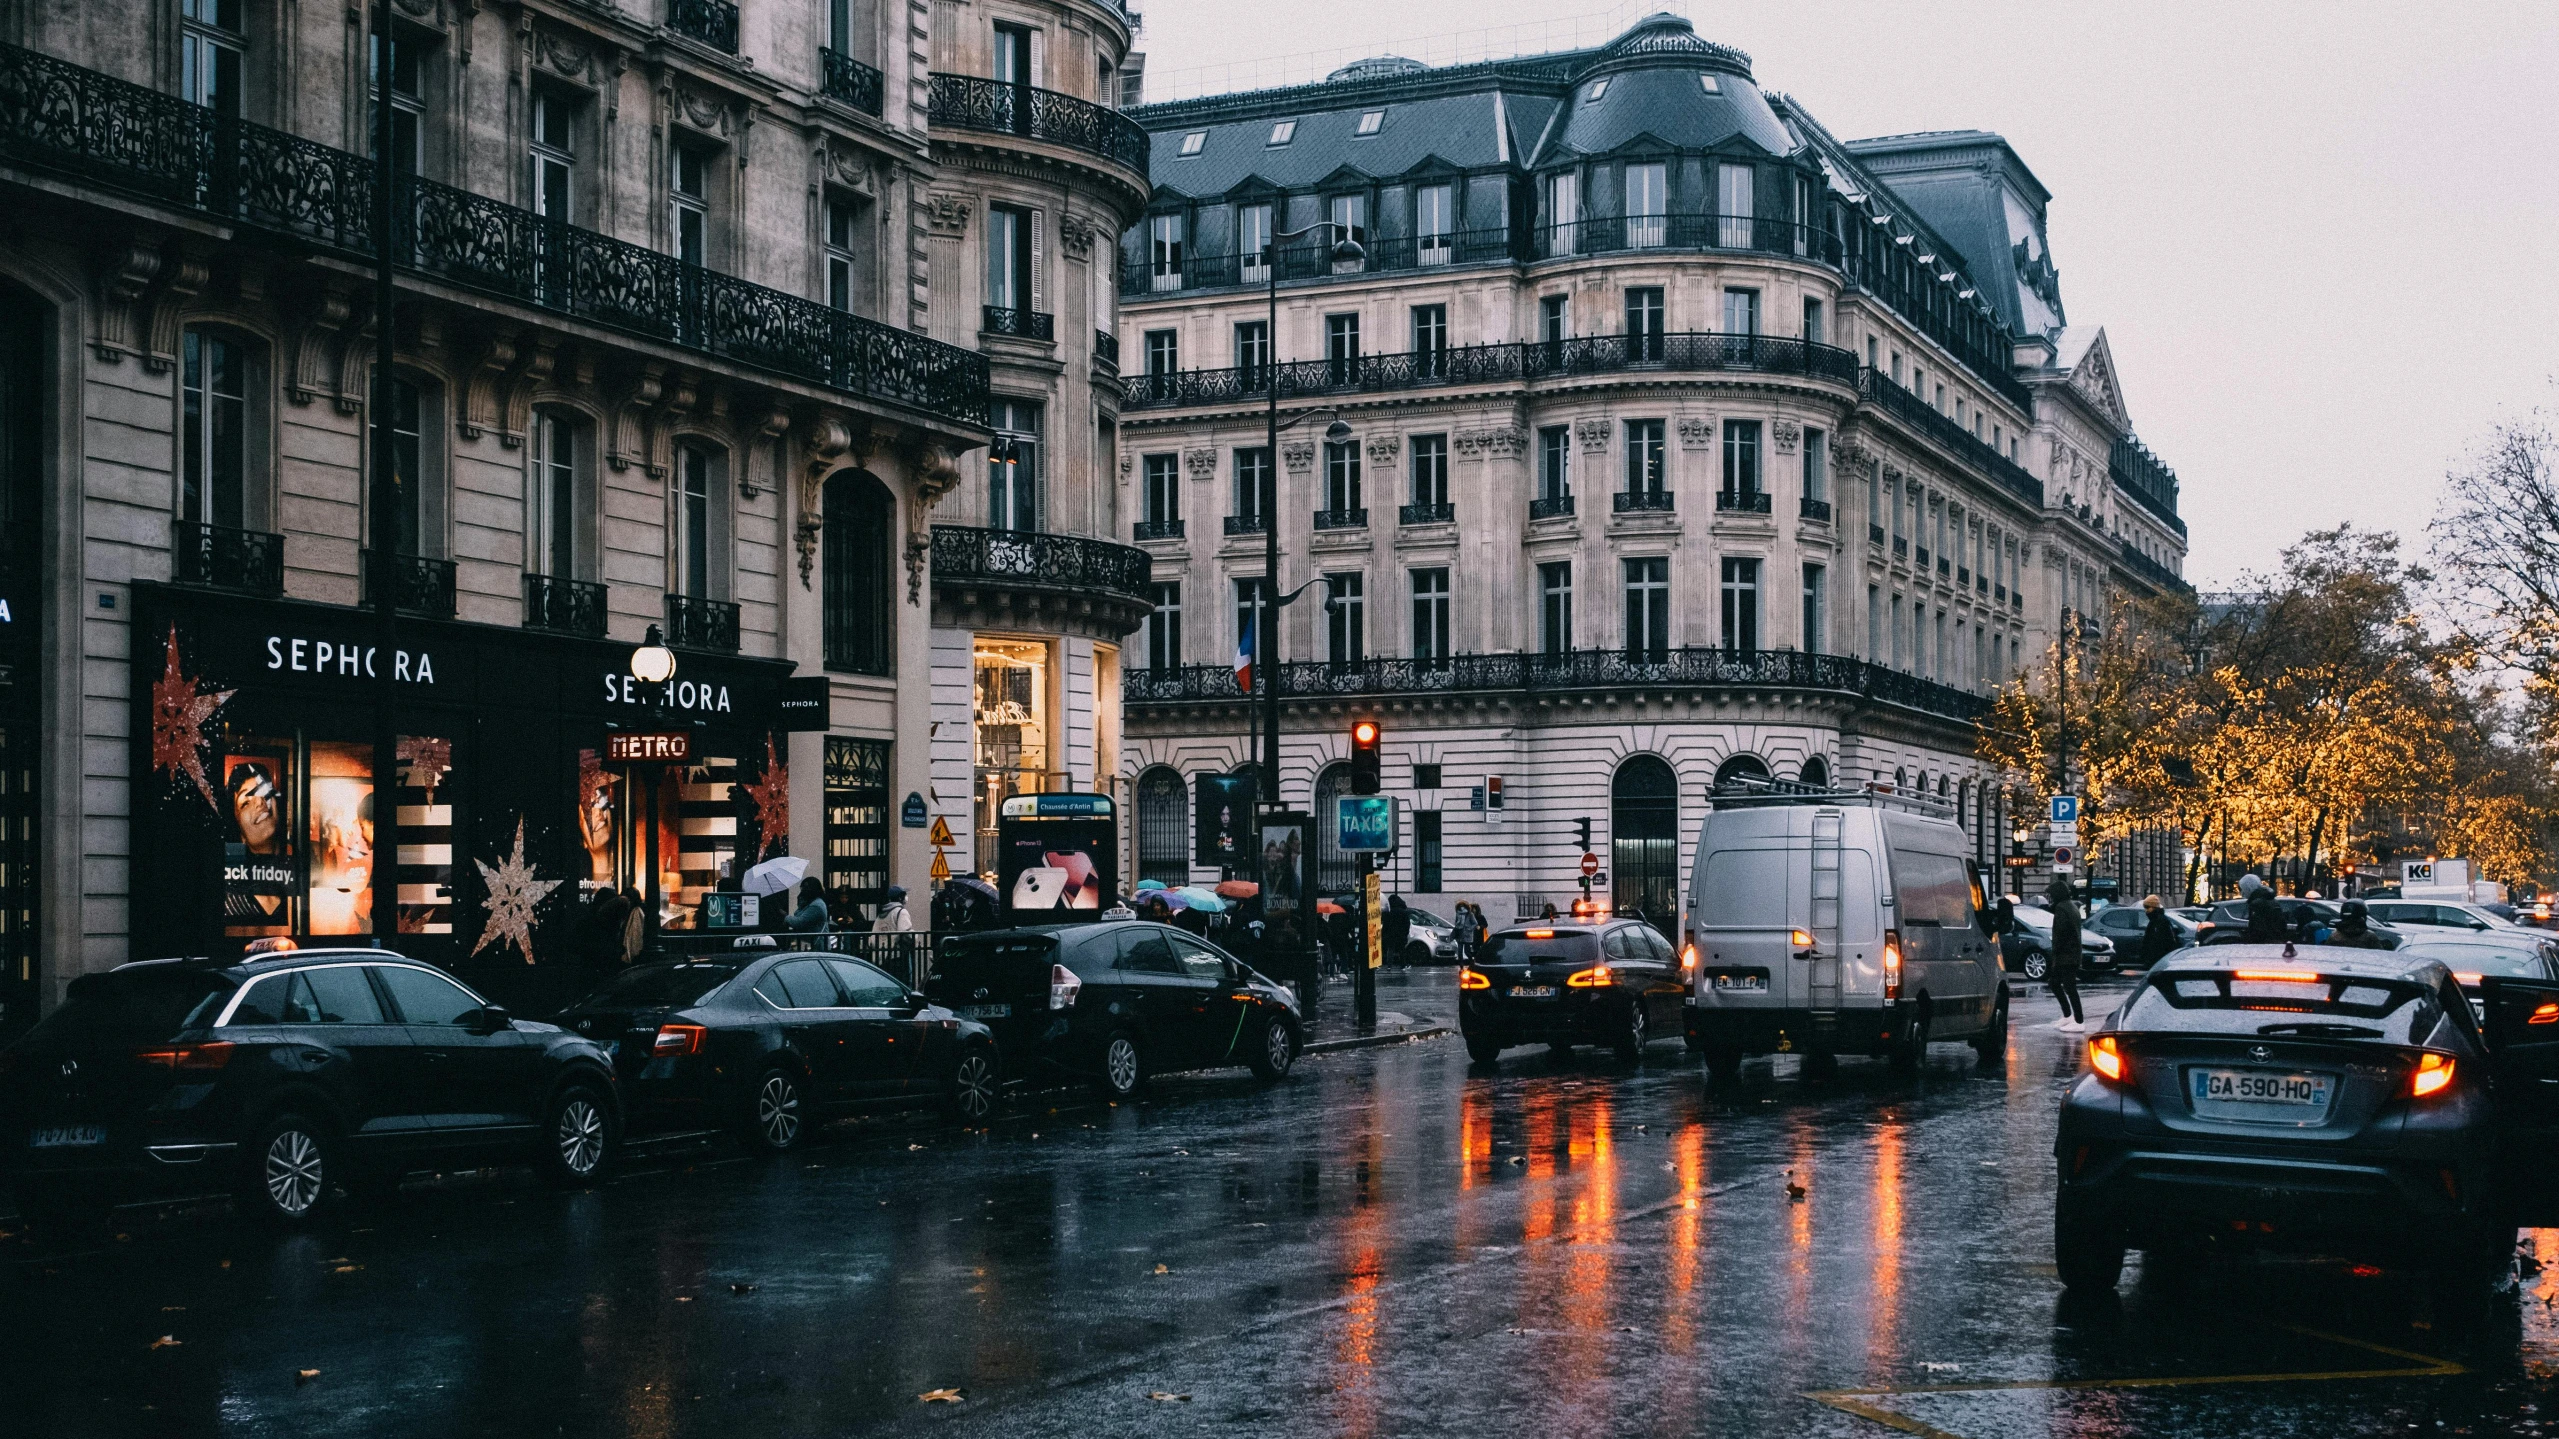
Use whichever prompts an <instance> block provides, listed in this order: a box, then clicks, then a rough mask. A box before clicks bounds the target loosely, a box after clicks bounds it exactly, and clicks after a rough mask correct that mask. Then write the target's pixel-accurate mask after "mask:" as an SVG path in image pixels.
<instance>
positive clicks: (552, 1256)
mask: <svg viewBox="0 0 2559 1439" xmlns="http://www.w3.org/2000/svg"><path fill="white" fill-rule="evenodd" d="M1448 985H1449V976H1448V974H1447V973H1446V972H1445V971H1440V972H1436V973H1431V972H1425V973H1422V974H1418V975H1416V976H1414V977H1413V978H1412V979H1411V980H1410V982H1409V983H1408V984H1406V985H1402V986H1393V985H1390V988H1389V989H1388V991H1387V995H1386V999H1385V1003H1386V1004H1387V1006H1388V1007H1390V1008H1396V1009H1403V1010H1407V1011H1411V1012H1414V1013H1418V1014H1434V1013H1438V1014H1444V1013H1447V1012H1449V1011H1450V1010H1451V1009H1452V1008H1453V1003H1452V1002H1453V990H1451V989H1449V988H1448ZM2122 988H2123V985H2122V984H2121V983H2120V982H2118V983H2115V984H2112V985H2100V986H2096V987H2095V989H2096V990H2097V991H2098V994H2097V995H2092V998H2097V997H2098V995H2102V994H2105V993H2108V992H2113V993H2119V992H2120V991H2121V989H2122ZM2099 1002H2100V1004H2101V1006H2102V1005H2103V1004H2107V1003H2111V1002H2112V1001H2111V999H2108V998H2100V999H2099ZM2052 1017H2053V1010H2052V1008H2051V1006H2050V1004H2049V1003H2048V1002H2047V1001H2044V1000H2042V999H2041V998H2040V996H2039V995H2029V994H2027V993H2024V992H2021V995H2020V1004H2019V1011H2018V1021H2019V1028H2018V1029H2016V1030H2015V1031H2014V1033H2013V1036H2012V1041H2011V1045H2010V1049H2009V1053H2008V1056H2007V1060H2006V1063H2005V1066H2004V1069H2005V1072H2004V1073H2000V1074H1985V1073H1982V1072H1979V1071H1978V1070H1977V1067H1976V1065H1975V1063H1974V1060H1973V1058H1972V1055H1971V1053H1970V1051H1969V1050H1967V1049H1964V1048H1961V1047H1959V1046H1954V1045H1941V1046H1938V1047H1937V1049H1936V1050H1935V1052H1934V1054H1933V1056H1932V1059H1931V1062H1930V1063H1929V1064H1928V1066H1927V1067H1926V1068H1925V1069H1924V1071H1923V1072H1922V1073H1921V1074H1919V1075H1918V1076H1916V1077H1902V1076H1895V1075H1893V1074H1891V1073H1890V1072H1889V1071H1888V1070H1887V1069H1886V1068H1885V1067H1884V1066H1883V1065H1882V1064H1881V1063H1867V1062H1858V1061H1851V1062H1848V1063H1845V1064H1843V1066H1842V1067H1841V1071H1840V1074H1839V1077H1838V1078H1837V1079H1836V1080H1835V1081H1831V1082H1828V1083H1824V1084H1813V1083H1809V1082H1806V1081H1804V1080H1802V1079H1801V1078H1799V1077H1798V1076H1797V1075H1796V1074H1795V1062H1794V1061H1793V1060H1792V1059H1791V1058H1781V1059H1779V1060H1776V1061H1774V1062H1773V1063H1772V1062H1768V1061H1761V1062H1754V1063H1753V1064H1751V1065H1750V1066H1748V1067H1747V1068H1746V1069H1745V1070H1744V1074H1743V1079H1742V1082H1741V1084H1740V1085H1739V1086H1738V1088H1737V1089H1735V1090H1733V1091H1730V1092H1717V1093H1714V1094H1709V1093H1707V1092H1706V1089H1705V1084H1704V1073H1703V1069H1702V1067H1701V1066H1700V1065H1699V1064H1698V1063H1697V1062H1696V1061H1695V1060H1693V1059H1691V1058H1690V1057H1688V1056H1687V1055H1685V1054H1684V1053H1682V1052H1681V1050H1680V1048H1679V1046H1678V1045H1676V1044H1671V1043H1664V1044H1659V1045H1656V1046H1654V1047H1653V1049H1652V1050H1651V1051H1650V1052H1649V1053H1648V1055H1647V1056H1646V1058H1645V1059H1644V1060H1643V1062H1642V1063H1641V1064H1640V1065H1639V1066H1636V1067H1634V1068H1631V1069H1629V1068H1627V1067H1624V1066H1620V1065H1618V1064H1617V1063H1615V1062H1613V1061H1611V1060H1609V1059H1607V1058H1605V1057H1604V1056H1599V1055H1591V1054H1584V1055H1582V1056H1577V1057H1576V1058H1574V1059H1572V1060H1570V1061H1567V1062H1563V1063H1556V1062H1554V1061H1552V1060H1550V1059H1549V1058H1548V1057H1547V1056H1546V1055H1545V1054H1544V1053H1543V1052H1542V1051H1530V1050H1517V1051H1513V1052H1512V1053H1511V1055H1510V1056H1508V1057H1507V1058H1506V1060H1505V1062H1504V1063H1503V1064H1502V1065H1501V1066H1500V1067H1499V1069H1498V1070H1497V1071H1493V1072H1483V1071H1476V1070H1472V1069H1470V1068H1469V1066H1468V1065H1467V1063H1466V1057H1465V1054H1464V1051H1463V1050H1462V1048H1460V1046H1459V1045H1458V1044H1457V1043H1456V1042H1455V1040H1454V1039H1440V1040H1423V1041H1414V1042H1410V1043H1405V1044H1401V1045H1397V1046H1394V1047H1390V1048H1382V1049H1372V1050H1362V1051H1356V1052H1350V1053H1341V1054H1329V1055H1320V1056H1315V1057H1312V1058H1310V1059H1308V1060H1307V1061H1305V1062H1303V1063H1302V1064H1301V1066H1300V1068H1299V1070H1298V1071H1297V1073H1296V1075H1295V1076H1294V1077H1293V1078H1292V1079H1291V1080H1290V1081H1289V1082H1287V1083H1285V1084H1282V1085H1279V1086H1275V1087H1265V1086H1262V1085H1259V1084H1256V1083H1255V1082H1254V1081H1253V1080H1252V1079H1251V1078H1250V1077H1249V1076H1246V1075H1244V1074H1242V1073H1240V1072H1238V1073H1234V1074H1223V1073H1221V1074H1216V1075H1207V1076H1194V1077H1186V1078H1178V1079H1173V1080H1168V1081H1164V1082H1162V1083H1160V1084H1159V1085H1158V1086H1157V1087H1156V1090H1155V1092H1154V1094H1153V1095H1152V1096H1151V1097H1150V1098H1148V1099H1147V1100H1145V1101H1143V1102H1140V1103H1136V1104H1131V1105H1124V1106H1120V1107H1116V1108H1115V1107H1111V1106H1109V1105H1105V1104H1101V1103H1098V1102H1096V1101H1092V1100H1089V1099H1086V1098H1084V1097H1083V1096H1082V1095H1080V1094H1078V1093H1073V1092H1066V1091H1060V1092H1054V1093H1046V1094H1041V1095H1038V1096H1034V1097H1031V1098H1028V1099H1026V1100H1024V1101H1023V1102H1021V1103H1018V1104H1017V1105H1016V1106H1015V1107H1014V1108H1013V1109H1012V1110H1011V1111H1009V1112H1008V1113H1007V1114H1006V1115H1005V1116H1004V1117H1003V1118H1002V1119H1001V1120H1000V1121H999V1122H998V1123H997V1124H995V1125H994V1126H993V1127H992V1128H991V1129H990V1130H988V1131H986V1132H982V1133H960V1132H957V1131H953V1130H950V1129H947V1128H944V1127H942V1126H941V1125H939V1124H938V1123H937V1122H935V1121H934V1120H931V1119H929V1118H925V1117H921V1116H916V1117H895V1118H889V1119H882V1120H869V1121H862V1122H858V1123H854V1124H848V1125H842V1126H838V1127H836V1128H835V1129H834V1130H832V1131H830V1132H829V1133H828V1134H826V1135H825V1136H823V1137H822V1139H821V1140H820V1142H818V1143H817V1144H816V1145H815V1146H814V1147H812V1148H810V1149H808V1150H806V1151H805V1152H803V1153H801V1154H798V1155H795V1156H793V1157H791V1158H789V1159H786V1160H783V1161H781V1162H778V1163H762V1162H755V1161H750V1160H747V1159H744V1158H742V1157H739V1156H737V1155H736V1154H734V1153H733V1152H731V1151H728V1150H724V1149H719V1148H710V1149H696V1150H693V1151H690V1152H686V1153H681V1154H677V1155H674V1156H671V1157H660V1158H657V1159H652V1160H646V1161H641V1162H636V1163H634V1164H632V1165H630V1166H628V1167H627V1168H626V1169H625V1170H624V1172H623V1173H622V1174H621V1175H620V1177H618V1178H617V1179H616V1180H615V1181H614V1182H613V1183H611V1184H609V1185H607V1186H605V1187H603V1188H602V1189H600V1190H597V1191H594V1192H591V1193H585V1194H574V1195H561V1194H556V1193H553V1192H550V1191H548V1190H545V1189H543V1188H541V1187H539V1186H538V1185H536V1184H535V1183H533V1182H532V1180H531V1179H530V1178H529V1176H523V1175H504V1176H498V1177H496V1178H493V1179H492V1178H476V1179H462V1180H457V1181H452V1182H448V1183H445V1184H440V1185H434V1186H426V1187H416V1186H413V1187H412V1189H411V1191H410V1192H408V1193H407V1194H405V1195H404V1196H403V1197H402V1198H401V1200H400V1201H399V1202H397V1203H396V1204H395V1205H393V1206H391V1207H389V1208H383V1209H374V1210H360V1211H356V1212H355V1213H353V1214H352V1215H351V1216H350V1217H348V1218H347V1219H346V1220H345V1221H344V1222H343V1224H342V1225H341V1227H339V1228H337V1229H334V1230H331V1231H327V1232H324V1233H320V1234H316V1235H311V1236H305V1237H289V1238H278V1237H275V1236H273V1235H269V1234H265V1233H262V1232H259V1231H255V1230H252V1229H248V1228H246V1227H244V1226H242V1225H240V1224H238V1223H236V1222H235V1221H233V1220H232V1219H231V1218H229V1217H228V1216H227V1215H226V1214H225V1213H223V1212H222V1211H221V1210H220V1209H219V1208H218V1207H215V1208H196V1209H191V1210H190V1209H176V1210H168V1209H163V1210H156V1211H149V1212H141V1211H133V1212H128V1213H127V1214H126V1215H125V1216H123V1217H122V1219H121V1220H120V1222H119V1225H118V1231H119V1233H120V1234H121V1235H122V1237H121V1238H117V1239H111V1240H109V1241H107V1242H106V1243H105V1244H104V1246H103V1247H102V1248H96V1249H89V1250H83V1251H76V1252H48V1251H44V1250H40V1249H38V1248H35V1247H33V1246H32V1245H30V1244H29V1243H28V1242H27V1241H25V1240H23V1239H20V1238H15V1237H12V1238H11V1239H9V1240H7V1241H6V1242H5V1243H0V1395H5V1396H6V1397H5V1399H4V1400H0V1434H12V1435H14V1434H27V1435H43V1436H81V1435H93V1434H94V1435H135V1436H155V1439H156V1436H163V1435H192V1434H236V1435H259V1436H270V1435H272V1436H317V1435H359V1434H360V1435H366V1436H406V1435H421V1436H427V1435H432V1436H437V1439H450V1436H457V1435H479V1434H487V1435H528V1436H530V1435H561V1436H582V1435H597V1436H604V1435H614V1436H619V1435H640V1436H676V1435H754V1436H758V1439H765V1436H798V1435H824V1436H833V1435H843V1434H854V1433H873V1432H881V1433H905V1432H909V1431H921V1430H925V1429H935V1430H941V1429H949V1430H953V1431H956V1432H962V1433H970V1434H983V1435H1003V1436H1007V1439H1011V1436H1048V1435H1055V1436H1073V1439H1096V1436H1104V1435H1120V1434H1145V1433H1164V1434H1176V1433H1209V1432H1214V1433H1217V1434H1220V1435H1424V1434H1467V1435H1476V1434H1530V1435H1541V1436H1543V1435H1650V1434H1718V1435H1723V1434H1730V1435H1758V1434H1814V1435H1842V1436H1851V1435H1884V1434H1888V1433H1891V1432H1893V1431H1894V1430H1895V1429H1898V1430H1900V1431H1901V1432H1906V1433H1919V1434H1952V1435H1961V1436H1966V1439H1989V1436H2005V1435H2016V1436H2024V1435H2035V1436H2050V1435H2111V1434H2142V1435H2150V1434H2213V1435H2218V1434H2244V1435H2248V1436H2251V1439H2275V1436H2291V1435H2301V1436H2313V1435H2316V1436H2330V1435H2346V1434H2375V1435H2378V1434H2401V1435H2405V1434H2409V1433H2412V1432H2416V1433H2427V1434H2436V1433H2463V1432H2468V1433H2479V1434H2490V1433H2495V1434H2534V1433H2539V1432H2559V1384H2554V1383H2553V1382H2552V1380H2551V1373H2552V1365H2553V1362H2554V1360H2559V1317H2554V1316H2559V1231H2548V1232H2540V1233H2536V1234H2534V1235H2533V1236H2532V1248H2533V1249H2534V1251H2535V1252H2536V1253H2538V1254H2539V1255H2541V1256H2542V1257H2545V1258H2548V1259H2549V1260H2550V1261H2551V1267H2550V1268H2549V1269H2548V1270H2547V1271H2544V1272H2541V1273H2536V1274H2532V1275H2529V1276H2528V1277H2527V1278H2526V1279H2525V1280H2524V1282H2523V1289H2522V1293H2521V1294H2520V1295H2519V1296H2517V1297H2515V1298H2512V1299H2509V1300H2507V1301H2505V1302H2503V1303H2502V1304H2499V1303H2490V1304H2487V1305H2484V1306H2483V1305H2479V1304H2468V1305H2461V1304H2453V1303H2449V1302H2446V1301H2443V1300H2441V1299H2439V1298H2438V1296H2437V1295H2435V1293H2434V1292H2433V1290H2432V1289H2431V1287H2430V1286H2429V1284H2428V1283H2427V1282H2426V1281H2425V1280H2424V1279H2423V1278H2422V1277H2420V1276H2415V1275H2410V1274H2401V1273H2396V1272H2390V1271H2377V1272H2357V1271H2352V1270H2349V1269H2347V1268H2345V1267H2343V1266H2338V1265H2330V1264H2315V1263H2293V1264H2281V1265H2276V1264H2263V1263H2259V1264H2248V1265H2242V1266H2231V1267H2228V1268H2225V1269H2217V1270H2215V1271H2212V1272H2209V1273H2205V1274H2202V1275H2195V1276H2187V1277H2183V1278H2180V1277H2175V1276H2170V1275H2166V1274H2152V1275H2144V1274H2142V1273H2141V1272H2140V1270H2139V1266H2138V1263H2137V1262H2136V1264H2135V1266H2134V1267H2133V1268H2132V1269H2131V1270H2130V1271H2129V1272H2128V1275H2127V1279H2126V1282H2125V1286H2124V1289H2123V1293H2122V1296H2121V1299H2120V1301H2119V1302H2100V1303H2089V1304H2075V1303H2072V1304H2066V1303H2064V1302H2063V1300H2062V1296H2061V1291H2060V1287H2059V1285H2058V1284H2057V1283H2056V1281H2055V1280H2054V1279H2053V1277H2052V1268H2051V1248H2050V1238H2049V1222H2050V1202H2051V1201H2050V1196H2051V1189H2052V1178H2051V1170H2052V1163H2051V1159H2050V1157H2049V1153H2048V1145H2049V1143H2050V1136H2051V1132H2052V1123H2053V1116H2054V1110H2055V1101H2056V1096H2057V1094H2058V1092H2059V1090H2060V1089H2061V1088H2062V1087H2063V1086H2064V1085H2066V1084H2067V1082H2068V1080H2069V1077H2070V1075H2071V1073H2072V1066H2073V1064H2074V1062H2075V1045H2074V1043H2073V1042H2072V1041H2071V1040H2070V1039H2069V1038H2068V1037H2066V1036H2063V1035H2061V1034H2058V1033H2056V1032H2054V1031H2053V1030H2051V1029H2050V1028H2048V1027H2044V1026H2045V1025H2046V1024H2047V1022H2048V1021H2049V1020H2050V1019H2051V1018H2052ZM1790 1176H1791V1177H1792V1178H1793V1179H1795V1180H1796V1181H1797V1182H1800V1183H1801V1184H1803V1185H1804V1186H1805V1190H1806V1192H1805V1195H1804V1198H1803V1199H1802V1200H1801V1201H1800V1202H1798V1201H1794V1200H1791V1199H1790V1198H1789V1197H1788V1194H1787V1189H1786V1186H1787V1182H1788V1179H1789V1177H1790ZM746 1286H751V1287H746ZM164 1336H165V1337H166V1338H167V1339H168V1340H173V1341H175V1342H173V1343H157V1344H156V1345H155V1341H159V1340H161V1339H162V1338H163V1337H164ZM303 1370H317V1371H318V1373H317V1374H316V1375H313V1376H311V1377H310V1378H308V1379H307V1380H304V1379H302V1378H301V1377H300V1375H299V1371H303ZM945 1389H947V1390H956V1391H958V1393H959V1394H960V1395H961V1396H962V1398H961V1400H960V1402H957V1403H924V1402H920V1401H919V1399H918V1396H919V1395H921V1394H924V1393H927V1392H930V1391H934V1390H945ZM1173 1396H1182V1397H1173ZM2545 1413H2546V1414H2548V1415H2549V1416H2550V1421H2552V1422H2547V1423H2546V1422H2545V1421H2544V1419H2543V1417H2542V1416H2543V1414H2545Z"/></svg>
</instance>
